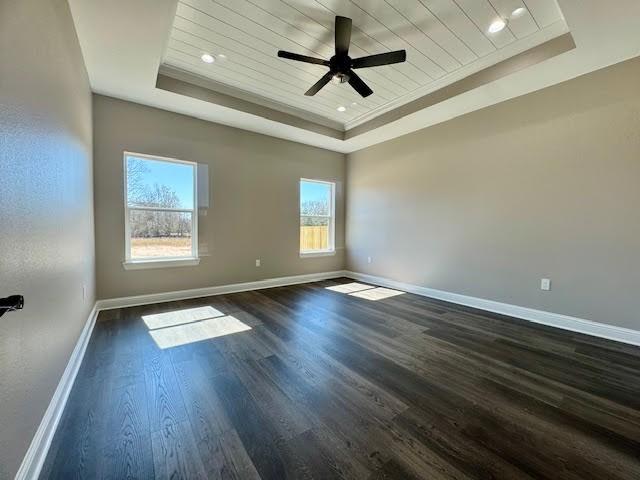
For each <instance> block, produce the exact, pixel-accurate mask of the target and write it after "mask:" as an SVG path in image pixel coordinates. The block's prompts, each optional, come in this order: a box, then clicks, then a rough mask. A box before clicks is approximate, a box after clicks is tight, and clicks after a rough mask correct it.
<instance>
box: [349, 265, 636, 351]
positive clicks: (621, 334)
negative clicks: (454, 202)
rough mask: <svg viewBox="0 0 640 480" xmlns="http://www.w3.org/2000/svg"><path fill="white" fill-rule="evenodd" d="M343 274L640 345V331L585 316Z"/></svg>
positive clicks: (368, 281)
mask: <svg viewBox="0 0 640 480" xmlns="http://www.w3.org/2000/svg"><path fill="white" fill-rule="evenodd" d="M344 276H346V277H349V278H352V279H354V280H360V281H361V282H367V283H372V284H375V285H380V286H383V287H389V288H395V289H397V290H402V291H405V292H410V293H415V294H416V295H422V296H423V297H429V298H436V299H438V300H444V301H447V302H451V303H457V304H459V305H466V306H468V307H475V308H478V309H480V310H486V311H489V312H494V313H500V314H502V315H508V316H510V317H516V318H521V319H523V320H528V321H530V322H535V323H540V324H543V325H548V326H551V327H556V328H561V329H563V330H570V331H572V332H578V333H584V334H586V335H592V336H594V337H600V338H606V339H608V340H614V341H617V342H622V343H628V344H631V345H638V346H640V331H637V330H631V329H629V328H623V327H616V326H614V325H606V324H604V323H598V322H594V321H591V320H585V319H583V318H577V317H570V316H568V315H562V314H559V313H552V312H545V311H543V310H535V309H533V308H527V307H520V306H518V305H511V304H508V303H501V302H496V301H493V300H485V299H483V298H477V297H470V296H467V295H460V294H459V293H451V292H445V291H443V290H435V289H433V288H427V287H420V286H418V285H412V284H409V283H403V282H398V281H396V280H390V279H388V278H383V277H377V276H374V275H368V274H365V273H358V272H350V271H346V272H344Z"/></svg>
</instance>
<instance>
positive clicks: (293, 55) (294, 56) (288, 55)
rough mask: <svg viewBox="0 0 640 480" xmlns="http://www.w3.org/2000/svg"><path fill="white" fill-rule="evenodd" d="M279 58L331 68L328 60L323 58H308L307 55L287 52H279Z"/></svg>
mask: <svg viewBox="0 0 640 480" xmlns="http://www.w3.org/2000/svg"><path fill="white" fill-rule="evenodd" d="M278 56H279V57H280V58H286V59H289V60H297V61H298V62H305V63H315V64H316V65H325V66H327V67H328V66H329V61H328V60H323V59H322V58H315V57H308V56H306V55H299V54H297V53H291V52H285V51H284V50H278Z"/></svg>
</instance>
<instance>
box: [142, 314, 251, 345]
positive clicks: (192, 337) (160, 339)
mask: <svg viewBox="0 0 640 480" xmlns="http://www.w3.org/2000/svg"><path fill="white" fill-rule="evenodd" d="M247 330H251V327H250V326H249V325H247V324H245V323H242V322H241V321H240V320H238V319H237V318H235V317H233V316H231V315H225V316H222V317H220V316H218V317H215V318H209V319H207V320H201V321H196V322H191V323H184V324H182V325H177V326H173V327H165V328H160V329H157V330H151V331H150V332H149V334H150V335H151V337H152V338H153V340H154V341H155V342H156V345H158V347H160V348H162V349H165V348H172V347H177V346H180V345H186V344H188V343H194V342H201V341H203V340H209V339H211V338H216V337H223V336H225V335H231V334H234V333H240V332H246V331H247Z"/></svg>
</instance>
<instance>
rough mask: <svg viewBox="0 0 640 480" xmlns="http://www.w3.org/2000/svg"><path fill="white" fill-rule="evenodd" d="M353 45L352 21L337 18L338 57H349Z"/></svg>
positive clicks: (345, 18)
mask: <svg viewBox="0 0 640 480" xmlns="http://www.w3.org/2000/svg"><path fill="white" fill-rule="evenodd" d="M350 43H351V19H350V18H347V17H339V16H337V17H336V55H347V54H348V53H349V44H350Z"/></svg>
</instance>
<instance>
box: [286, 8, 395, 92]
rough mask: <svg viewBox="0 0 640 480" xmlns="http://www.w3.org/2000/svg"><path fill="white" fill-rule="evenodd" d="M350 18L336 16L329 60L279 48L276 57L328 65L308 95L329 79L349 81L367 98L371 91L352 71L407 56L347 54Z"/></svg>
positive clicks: (392, 53)
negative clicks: (333, 52) (334, 52)
mask: <svg viewBox="0 0 640 480" xmlns="http://www.w3.org/2000/svg"><path fill="white" fill-rule="evenodd" d="M351 23H352V22H351V19H350V18H347V17H339V16H337V17H336V32H335V33H336V41H335V48H336V54H335V55H334V56H333V57H331V59H329V60H323V59H322V58H315V57H308V56H307V55H299V54H297V53H291V52H285V51H284V50H278V56H279V57H281V58H287V59H289V60H297V61H298V62H305V63H313V64H316V65H324V66H325V67H329V71H328V72H327V73H325V74H324V76H323V77H322V78H321V79H320V80H318V81H317V82H316V83H315V84H314V85H313V86H312V87H311V88H310V89H309V90H307V91H306V92H305V95H307V96H313V95H315V94H316V93H318V92H319V91H320V89H321V88H322V87H324V86H325V85H326V84H327V83H329V81H330V80H331V79H334V80H335V81H337V82H339V83H345V82H349V85H351V86H352V87H353V88H354V90H355V91H356V92H358V93H359V94H360V95H362V96H363V97H368V96H369V95H371V94H372V93H373V90H371V89H370V88H369V86H368V85H367V84H366V83H364V81H363V80H362V79H361V78H360V77H359V76H358V75H357V74H356V72H354V71H353V70H354V69H356V68H367V67H379V66H381V65H390V64H392V63H401V62H404V61H405V60H406V59H407V52H406V51H404V50H396V51H395V52H385V53H379V54H377V55H368V56H366V57H360V58H351V57H350V56H349V44H350V43H351Z"/></svg>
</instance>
